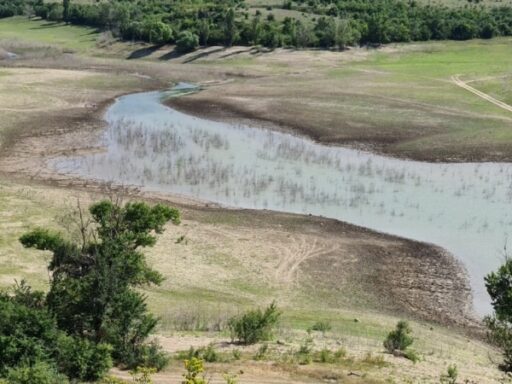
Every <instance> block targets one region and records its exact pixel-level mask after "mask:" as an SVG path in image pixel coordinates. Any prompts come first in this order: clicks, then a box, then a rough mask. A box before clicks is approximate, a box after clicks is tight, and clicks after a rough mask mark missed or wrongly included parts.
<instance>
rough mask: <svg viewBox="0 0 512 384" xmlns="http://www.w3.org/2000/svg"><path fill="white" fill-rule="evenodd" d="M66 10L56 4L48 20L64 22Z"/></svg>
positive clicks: (49, 13)
mask: <svg viewBox="0 0 512 384" xmlns="http://www.w3.org/2000/svg"><path fill="white" fill-rule="evenodd" d="M63 13H64V8H63V7H62V6H61V5H60V4H55V5H54V6H53V7H52V8H51V9H50V11H49V12H48V15H47V17H48V20H50V21H62V17H63Z"/></svg>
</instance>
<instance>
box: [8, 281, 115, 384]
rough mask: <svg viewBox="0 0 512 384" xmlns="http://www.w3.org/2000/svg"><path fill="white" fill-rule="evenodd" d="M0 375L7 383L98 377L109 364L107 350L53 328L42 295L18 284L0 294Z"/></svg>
mask: <svg viewBox="0 0 512 384" xmlns="http://www.w3.org/2000/svg"><path fill="white" fill-rule="evenodd" d="M0 335H1V336H0V377H7V378H8V381H9V383H27V384H47V383H64V382H66V381H67V378H68V377H69V378H71V379H79V380H83V381H90V380H97V379H99V378H101V377H102V376H103V375H104V374H105V373H106V372H107V371H108V369H109V368H110V367H111V366H112V361H111V358H110V352H111V348H110V346H108V345H106V344H102V343H100V344H93V343H91V342H89V341H88V340H81V339H78V338H74V337H70V336H69V335H67V334H66V333H65V332H63V331H62V330H60V329H58V327H57V322H56V321H55V318H54V316H53V315H52V314H51V313H49V312H48V310H47V308H46V303H45V300H44V293H42V292H33V291H32V290H31V289H30V287H29V286H28V285H26V284H25V283H24V282H23V281H22V282H21V284H17V285H16V286H15V287H14V290H13V291H12V293H7V292H2V293H0Z"/></svg>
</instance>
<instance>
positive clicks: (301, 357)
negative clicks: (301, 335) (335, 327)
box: [297, 337, 313, 365]
mask: <svg viewBox="0 0 512 384" xmlns="http://www.w3.org/2000/svg"><path fill="white" fill-rule="evenodd" d="M312 345H313V339H311V338H310V337H308V338H306V339H305V340H304V342H303V343H302V344H301V345H300V348H299V350H298V352H297V359H298V363H299V364H300V365H308V364H311V362H312V361H313V358H312V356H311V352H312V351H313V347H312Z"/></svg>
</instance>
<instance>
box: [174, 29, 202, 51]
mask: <svg viewBox="0 0 512 384" xmlns="http://www.w3.org/2000/svg"><path fill="white" fill-rule="evenodd" d="M198 45H199V37H198V36H197V35H196V34H195V33H192V32H190V31H183V32H181V33H180V34H179V35H178V39H177V40H176V49H177V50H178V52H180V53H187V52H192V51H194V50H195V49H196V48H197V46H198Z"/></svg>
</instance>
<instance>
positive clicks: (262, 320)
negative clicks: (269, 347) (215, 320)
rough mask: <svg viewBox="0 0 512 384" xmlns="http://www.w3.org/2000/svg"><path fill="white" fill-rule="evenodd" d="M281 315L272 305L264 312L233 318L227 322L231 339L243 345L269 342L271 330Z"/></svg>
mask: <svg viewBox="0 0 512 384" xmlns="http://www.w3.org/2000/svg"><path fill="white" fill-rule="evenodd" d="M280 316H281V313H280V312H279V311H278V309H277V306H276V304H275V302H274V303H272V304H270V305H269V306H268V307H267V308H266V309H265V311H262V310H261V309H256V310H252V311H249V312H247V313H245V314H243V315H241V316H235V317H233V318H231V319H230V320H229V321H228V327H229V329H230V331H231V337H232V338H233V339H235V338H236V339H237V340H238V341H239V342H241V343H243V344H255V343H257V342H259V341H266V340H270V339H271V337H272V329H273V327H274V326H275V325H276V324H277V322H278V321H279V317H280Z"/></svg>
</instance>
